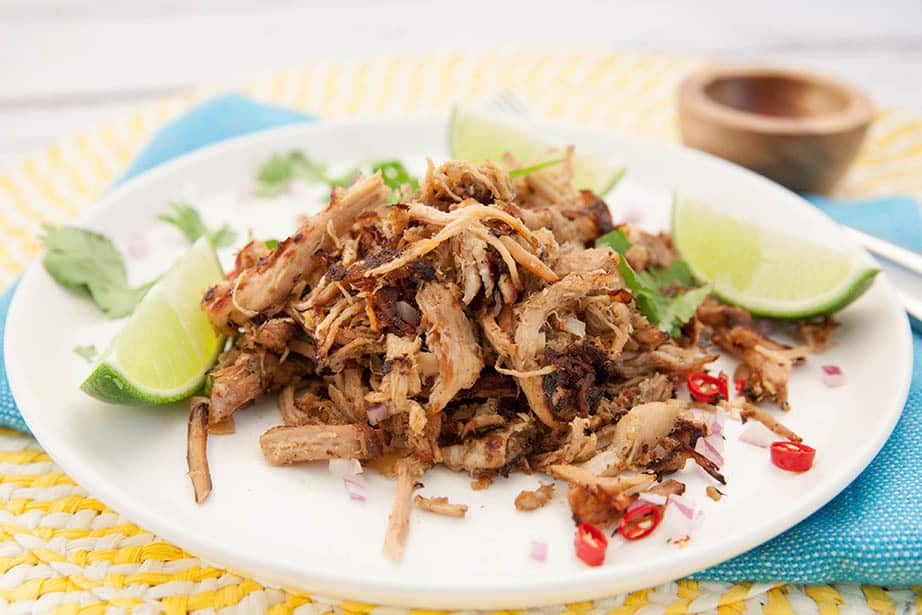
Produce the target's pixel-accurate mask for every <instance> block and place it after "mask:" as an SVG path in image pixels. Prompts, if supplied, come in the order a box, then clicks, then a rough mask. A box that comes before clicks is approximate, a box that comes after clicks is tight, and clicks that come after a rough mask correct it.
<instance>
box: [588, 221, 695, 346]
mask: <svg viewBox="0 0 922 615" xmlns="http://www.w3.org/2000/svg"><path fill="white" fill-rule="evenodd" d="M595 245H596V246H608V247H609V248H611V249H613V250H615V251H616V252H618V253H619V254H620V255H621V257H622V258H621V259H620V260H619V261H618V271H619V272H620V273H621V277H622V278H624V283H625V285H626V286H627V287H628V288H629V289H630V290H631V292H632V293H633V294H634V301H636V303H637V309H638V310H640V313H641V314H643V315H644V316H645V317H646V319H647V320H649V321H650V323H651V324H652V325H653V326H655V327H656V328H658V329H659V330H661V331H665V332H666V333H668V334H669V335H670V336H671V337H678V336H679V335H680V334H681V332H682V325H684V324H685V323H687V322H688V321H689V320H691V318H692V316H694V315H695V310H697V309H698V306H699V305H701V304H702V303H703V302H704V300H705V299H706V298H707V296H708V295H709V294H710V293H711V290H712V287H711V285H710V284H707V285H705V286H702V287H700V288H694V289H691V290H688V291H685V292H683V293H678V294H676V295H674V296H667V295H664V294H663V289H664V288H666V287H668V286H671V285H672V284H674V283H678V284H680V285H681V286H684V287H689V286H691V285H692V284H693V282H694V281H693V279H692V275H691V271H689V269H688V265H687V264H686V263H685V261H682V260H680V259H676V260H674V261H673V262H672V264H671V265H670V266H669V267H666V268H665V269H661V268H658V267H650V268H648V269H647V270H646V271H634V269H633V268H632V267H631V265H630V264H629V263H628V262H627V259H626V258H624V253H625V252H626V251H627V250H628V249H629V248H630V247H631V242H630V241H628V239H627V237H625V236H624V233H622V232H621V231H612V232H610V233H607V234H605V235H603V236H602V237H599V238H598V239H597V240H596V243H595Z"/></svg>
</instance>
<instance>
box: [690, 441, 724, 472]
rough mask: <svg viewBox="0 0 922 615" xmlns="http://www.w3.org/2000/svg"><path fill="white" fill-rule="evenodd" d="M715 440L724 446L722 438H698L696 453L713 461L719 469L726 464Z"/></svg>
mask: <svg viewBox="0 0 922 615" xmlns="http://www.w3.org/2000/svg"><path fill="white" fill-rule="evenodd" d="M714 440H717V441H719V442H720V443H721V444H723V439H722V438H720V437H717V438H715V437H714V436H708V437H707V438H698V441H697V442H695V452H696V453H699V454H701V455H704V456H705V457H706V458H708V459H710V460H711V461H713V462H714V465H716V466H717V467H718V468H719V467H720V466H722V465H723V464H724V456H723V455H721V454H720V451H718V450H717V447H715V446H714V442H713V441H714Z"/></svg>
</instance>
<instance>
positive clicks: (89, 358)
mask: <svg viewBox="0 0 922 615" xmlns="http://www.w3.org/2000/svg"><path fill="white" fill-rule="evenodd" d="M74 354H75V355H77V356H79V357H82V358H83V359H84V360H85V361H86V362H87V363H92V362H93V359H95V358H96V346H94V345H93V344H90V345H89V346H74Z"/></svg>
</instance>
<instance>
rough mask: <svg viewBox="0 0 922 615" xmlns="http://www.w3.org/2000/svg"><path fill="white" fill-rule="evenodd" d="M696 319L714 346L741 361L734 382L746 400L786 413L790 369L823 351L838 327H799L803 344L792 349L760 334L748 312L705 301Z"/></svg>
mask: <svg viewBox="0 0 922 615" xmlns="http://www.w3.org/2000/svg"><path fill="white" fill-rule="evenodd" d="M696 316H697V318H698V319H699V320H700V321H701V322H702V323H703V324H704V325H705V326H707V327H708V328H709V329H710V330H711V340H712V341H713V342H714V344H716V345H717V346H718V347H719V348H721V349H722V350H725V351H727V352H728V353H730V354H731V355H733V356H734V357H736V358H737V359H739V360H740V364H739V366H738V367H737V368H736V372H735V373H734V374H733V379H734V381H742V383H743V385H742V387H743V388H742V392H743V394H744V395H745V396H746V398H747V399H748V400H749V401H752V402H761V401H773V402H776V403H777V404H778V405H779V406H780V407H781V408H782V409H783V410H787V409H789V404H788V380H789V378H790V375H791V369H792V368H794V367H796V366H798V365H801V364H803V362H804V361H805V360H806V358H807V356H808V355H809V354H811V353H813V352H816V351H818V350H821V349H822V348H824V347H825V346H826V345H827V344H828V343H829V338H830V335H831V334H832V331H833V330H834V329H835V328H836V327H837V326H838V325H837V324H836V323H835V322H834V321H832V320H831V319H828V318H827V319H823V320H822V321H820V322H817V323H809V322H805V323H800V324H799V325H798V329H799V331H800V333H801V335H802V337H803V338H804V343H803V344H802V345H799V346H789V345H787V344H782V343H780V342H777V341H775V340H772V339H770V338H769V337H767V336H766V335H764V334H762V333H760V332H759V330H758V329H757V328H756V327H755V326H754V324H753V320H752V316H751V315H750V314H749V313H748V312H746V311H744V310H741V309H739V308H736V307H732V306H728V305H724V304H722V303H719V302H717V301H716V300H714V299H708V300H707V301H705V302H704V303H703V304H702V305H701V306H700V307H699V308H698V311H697V314H696Z"/></svg>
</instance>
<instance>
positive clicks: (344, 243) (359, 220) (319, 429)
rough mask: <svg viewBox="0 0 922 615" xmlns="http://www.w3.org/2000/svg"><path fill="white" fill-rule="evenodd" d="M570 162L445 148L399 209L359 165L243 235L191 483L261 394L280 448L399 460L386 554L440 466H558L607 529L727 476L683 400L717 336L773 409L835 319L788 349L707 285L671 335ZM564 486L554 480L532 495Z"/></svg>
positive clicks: (583, 510)
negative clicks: (535, 164) (513, 166)
mask: <svg viewBox="0 0 922 615" xmlns="http://www.w3.org/2000/svg"><path fill="white" fill-rule="evenodd" d="M571 174H572V171H571V165H570V163H569V158H568V160H567V162H566V163H565V164H561V165H558V166H556V167H551V168H547V169H543V170H540V171H537V172H534V173H531V174H529V175H526V176H523V177H518V178H515V179H511V178H510V176H509V174H508V173H507V172H506V171H504V170H502V169H501V168H500V167H499V166H497V165H495V164H493V163H489V162H485V163H482V164H479V165H475V164H471V163H468V162H458V161H454V162H447V163H445V164H443V165H441V166H438V167H435V166H433V165H432V164H431V163H430V165H429V169H428V173H427V175H426V177H425V180H424V181H423V182H421V187H420V188H419V190H418V191H417V192H416V193H415V194H407V192H408V191H405V192H404V195H403V196H404V197H405V198H404V200H403V202H401V203H399V204H395V205H392V204H390V202H391V198H390V197H391V193H390V191H389V190H388V188H387V187H386V186H385V185H384V184H383V183H382V180H381V178H380V177H379V176H377V175H375V176H365V177H360V178H359V179H357V180H356V181H355V182H354V183H353V185H352V186H350V187H349V188H347V189H336V190H334V192H333V194H332V198H331V200H330V202H329V204H328V205H327V206H326V208H325V209H324V210H323V211H321V212H320V213H318V214H317V215H315V216H313V217H311V218H310V219H308V220H307V221H306V223H305V224H304V225H303V226H302V227H301V228H300V229H298V231H297V232H296V233H295V234H294V235H292V236H291V237H289V238H288V239H286V240H285V241H283V242H281V243H279V244H278V246H277V247H276V248H275V249H272V250H269V249H267V248H266V246H265V243H263V242H260V241H251V242H250V243H249V244H247V245H246V246H245V247H244V248H243V249H242V250H241V251H240V253H239V254H238V256H237V261H236V269H235V270H234V272H232V273H231V274H230V275H229V276H228V279H227V281H226V282H223V283H221V284H219V285H217V286H215V287H214V288H211V289H210V290H208V292H207V294H206V295H205V297H204V299H203V302H202V303H203V307H204V309H205V310H206V312H207V314H208V316H209V318H210V320H211V322H212V323H213V325H214V327H215V329H216V330H218V331H220V332H221V333H223V334H225V335H227V336H229V337H230V338H232V339H233V340H234V342H233V344H232V347H230V349H229V350H227V351H226V352H225V353H223V354H222V355H221V357H220V360H219V362H218V364H217V365H216V366H215V367H214V369H213V370H212V372H211V379H212V386H211V390H210V393H209V395H208V396H207V397H198V398H194V399H193V403H192V414H191V415H190V425H189V465H190V476H191V478H192V480H193V484H194V486H195V491H196V498H197V500H198V501H202V500H203V499H204V498H205V497H206V496H207V494H208V492H209V491H210V488H211V481H210V477H209V473H208V468H207V461H206V459H205V437H206V434H207V433H208V432H209V431H210V432H211V433H216V432H222V431H223V432H226V431H232V429H233V423H232V420H233V419H232V417H233V416H234V413H235V412H237V411H238V410H240V409H242V408H245V407H246V406H247V405H249V404H251V403H252V402H253V401H254V400H256V399H258V398H260V397H262V396H264V395H266V394H273V395H277V397H278V405H279V409H280V411H281V424H280V425H279V426H277V427H273V428H272V429H270V430H268V431H267V432H266V433H265V434H263V436H262V437H261V438H260V445H261V447H262V450H263V453H264V455H265V458H266V460H267V461H268V462H269V463H270V464H273V465H285V464H292V463H300V462H308V461H317V460H329V459H357V460H361V461H362V462H363V463H368V462H370V463H371V464H372V465H375V466H376V467H378V468H379V469H383V470H384V471H385V472H386V473H390V474H391V475H392V476H395V477H396V480H397V489H396V492H397V499H396V501H395V503H394V505H393V510H392V513H391V516H390V520H389V529H388V532H387V535H386V537H385V546H384V550H385V553H386V554H387V556H388V557H390V558H392V559H399V558H400V557H401V555H402V553H403V548H404V544H405V542H406V539H407V534H408V528H409V515H410V510H411V508H412V506H413V502H414V499H413V492H414V489H415V487H416V484H417V480H418V479H419V478H420V477H421V476H422V475H423V474H424V473H425V472H426V471H427V469H429V468H431V467H433V466H434V465H436V464H442V465H444V466H446V467H447V468H449V469H451V470H454V471H459V472H467V473H468V474H470V475H471V476H472V477H474V478H478V479H480V480H479V481H478V483H477V484H479V486H480V487H484V486H486V485H488V484H489V479H490V478H491V477H494V476H497V475H506V474H508V473H509V472H512V471H516V470H519V471H525V472H545V473H547V474H550V475H552V476H554V477H556V478H559V479H562V480H565V481H566V482H567V483H569V486H570V491H569V502H570V506H571V508H572V511H573V515H574V519H576V520H577V522H589V523H595V524H597V525H600V526H611V525H612V524H615V523H617V522H618V521H619V520H620V518H621V517H622V516H623V514H624V511H625V510H626V509H627V507H628V506H630V505H631V503H632V502H633V501H634V500H635V499H636V498H637V497H638V494H639V493H641V492H643V491H646V490H650V489H654V490H658V491H659V492H661V493H669V492H673V493H680V492H681V491H682V489H683V488H684V487H683V486H682V485H681V484H679V483H676V481H667V482H666V483H663V484H660V485H657V484H656V483H657V481H658V480H659V479H661V478H662V477H663V475H666V474H669V473H671V472H674V471H676V470H680V469H682V468H683V467H684V466H685V465H686V463H687V462H688V461H689V460H692V461H693V462H694V463H697V464H698V465H699V466H700V467H701V468H702V469H703V470H704V471H706V472H707V473H708V474H710V475H711V476H712V477H713V479H714V480H715V481H717V482H721V483H722V482H723V481H724V479H723V476H722V475H721V474H720V471H719V468H718V467H717V466H716V464H715V463H714V462H713V461H711V460H710V459H708V458H707V457H705V456H704V455H702V454H700V453H699V452H697V451H696V442H697V440H698V439H699V438H702V437H706V436H707V435H708V433H709V427H708V421H707V420H703V419H702V418H701V414H700V408H701V406H702V404H693V403H691V402H687V401H681V400H679V399H676V390H677V387H678V386H679V385H680V384H681V383H684V382H685V380H686V378H687V377H688V375H689V374H690V373H693V372H699V371H702V370H705V369H706V367H707V365H708V364H709V363H710V362H712V361H713V360H714V359H716V358H717V356H718V355H717V352H716V348H719V349H722V350H724V351H726V352H728V353H730V354H732V355H733V356H735V357H737V358H738V359H740V361H741V364H740V368H739V370H738V372H737V374H736V377H737V378H740V379H742V380H744V381H745V389H744V393H745V397H746V398H747V399H748V401H747V402H745V403H746V405H747V408H748V410H747V412H749V414H748V415H747V416H752V417H754V418H756V419H758V420H763V419H765V420H767V421H768V422H769V423H771V422H772V421H771V419H770V417H768V416H767V415H766V414H765V413H763V412H761V411H760V410H758V408H756V407H755V406H754V405H752V404H750V403H749V402H753V403H755V402H759V401H763V400H767V401H773V402H777V403H778V404H780V405H781V406H782V407H784V406H786V404H787V381H788V374H789V372H790V370H791V368H792V367H793V366H795V365H797V364H798V363H800V362H802V361H803V359H804V357H805V356H806V354H807V352H808V351H809V350H810V349H811V348H812V347H815V346H818V345H820V344H821V343H823V342H824V341H825V339H826V338H828V330H829V326H827V325H823V326H819V327H813V328H805V329H804V335H805V336H806V337H807V338H808V339H807V342H808V343H806V344H805V345H804V346H801V347H797V348H792V347H790V346H786V345H783V344H780V343H777V342H774V341H772V340H770V339H768V338H767V337H765V336H764V335H762V334H761V333H759V331H758V330H757V328H756V327H755V326H753V320H752V318H751V316H750V315H749V314H748V313H746V312H744V311H741V310H739V309H736V308H731V307H728V306H725V305H722V304H719V303H717V302H716V301H712V300H709V301H708V302H707V303H706V304H705V305H703V306H702V307H701V308H700V310H699V312H698V315H697V317H696V318H694V319H693V320H692V321H691V322H689V323H688V324H686V325H685V327H684V328H683V335H682V337H681V338H679V339H677V340H673V339H671V338H670V337H669V336H668V335H666V334H665V333H663V332H662V331H660V330H658V329H657V328H655V327H653V326H652V325H651V324H650V323H649V322H648V321H647V320H646V319H645V318H644V316H643V315H642V314H641V313H640V312H639V311H638V310H637V307H636V306H635V303H634V298H633V296H632V294H631V292H630V291H629V290H627V289H626V288H625V286H624V282H623V280H622V278H621V276H620V275H619V273H618V261H619V258H620V257H619V255H618V254H617V253H616V252H614V251H613V250H611V249H610V248H607V247H605V248H596V247H593V246H594V242H595V240H596V239H597V238H598V237H599V236H601V235H602V234H604V233H607V232H609V231H611V230H612V229H613V228H614V226H613V223H612V220H611V217H610V213H609V209H608V207H607V205H606V204H605V203H604V202H603V201H602V200H601V199H600V198H599V197H598V196H597V195H595V194H593V193H592V192H590V191H587V190H582V191H577V190H575V189H573V188H572V187H571V185H570V180H571ZM618 228H620V229H621V230H622V231H623V232H624V233H625V234H626V236H627V237H628V238H629V239H630V240H631V242H632V243H633V246H632V248H631V249H630V250H629V252H628V253H627V254H626V258H627V259H628V262H629V263H630V264H631V265H632V266H633V268H634V269H636V270H644V269H646V268H647V267H651V266H656V267H667V266H668V265H669V264H670V263H671V262H672V260H673V259H674V258H675V254H674V252H673V249H672V245H671V242H670V239H669V237H668V235H665V234H660V235H652V234H649V233H646V232H643V231H640V230H638V229H635V228H630V227H628V226H627V225H622V226H620V227H618ZM703 332H705V334H702V333H703ZM705 339H707V340H709V341H704V340H705ZM715 346H716V348H715ZM692 406H697V407H694V408H693V407H692ZM769 427H770V428H771V425H770V424H769ZM778 428H779V429H783V428H782V427H780V426H778ZM795 436H796V434H795ZM552 496H553V486H552V485H544V486H541V487H540V488H539V489H537V490H536V491H527V492H523V493H522V494H520V496H519V498H518V499H517V500H516V506H517V507H518V508H520V509H522V510H530V509H534V508H538V507H540V506H542V505H544V504H545V503H546V502H547V501H548V500H550V499H551V497H552ZM415 501H416V505H417V506H419V507H421V508H424V509H425V510H429V511H432V512H437V513H441V514H449V515H452V516H463V515H464V512H465V511H466V507H465V506H463V505H461V504H458V503H454V504H453V503H450V502H448V501H447V500H445V499H444V498H422V497H420V496H417V497H416V500H415Z"/></svg>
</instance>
